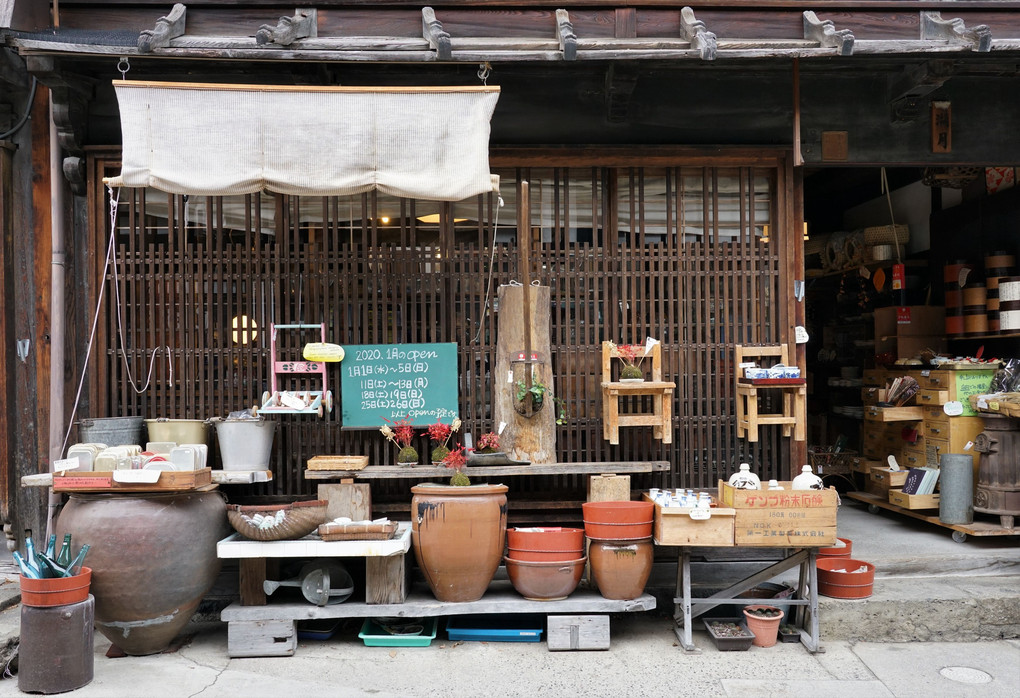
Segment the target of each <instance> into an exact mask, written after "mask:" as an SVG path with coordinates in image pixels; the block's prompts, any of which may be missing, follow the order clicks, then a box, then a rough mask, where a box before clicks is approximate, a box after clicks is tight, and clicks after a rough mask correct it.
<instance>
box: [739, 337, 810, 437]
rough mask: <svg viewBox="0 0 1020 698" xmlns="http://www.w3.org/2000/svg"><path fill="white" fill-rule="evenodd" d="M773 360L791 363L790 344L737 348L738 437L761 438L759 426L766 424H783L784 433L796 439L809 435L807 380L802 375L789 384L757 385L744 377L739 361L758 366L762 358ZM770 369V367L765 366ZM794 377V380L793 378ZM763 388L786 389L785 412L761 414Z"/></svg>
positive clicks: (741, 346)
mask: <svg viewBox="0 0 1020 698" xmlns="http://www.w3.org/2000/svg"><path fill="white" fill-rule="evenodd" d="M766 358H767V359H770V361H769V362H768V363H770V364H777V363H781V364H783V365H784V366H789V365H790V352H789V347H787V345H785V344H773V345H766V346H744V345H740V344H738V345H736V346H735V347H734V358H733V366H734V372H735V374H736V386H737V390H736V402H737V437H738V438H739V437H746V438H747V440H748V441H757V440H758V427H759V426H761V425H763V424H781V425H783V436H790V435H792V436H793V439H794V441H804V440H806V438H807V381H806V380H804V379H803V378H800V379H798V380H797V382H796V383H793V384H789V385H755V384H753V383H751V382H750V380H748V379H746V378H744V370H743V369H742V368H740V364H742V363H745V362H752V361H753V362H755V363H757V364H759V366H760V365H761V364H762V363H764V362H760V361H759V359H766ZM766 368H767V367H766ZM791 380H792V379H791ZM760 390H781V391H783V411H782V412H774V413H764V414H763V413H760V412H759V411H758V398H759V392H758V391H760Z"/></svg>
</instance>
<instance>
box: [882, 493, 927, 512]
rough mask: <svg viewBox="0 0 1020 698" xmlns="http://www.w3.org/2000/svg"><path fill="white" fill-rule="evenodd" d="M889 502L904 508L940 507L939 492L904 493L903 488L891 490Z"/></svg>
mask: <svg viewBox="0 0 1020 698" xmlns="http://www.w3.org/2000/svg"><path fill="white" fill-rule="evenodd" d="M889 503H890V504H895V505H896V506H898V507H903V508H904V509H938V508H939V494H938V492H936V493H934V494H903V490H889Z"/></svg>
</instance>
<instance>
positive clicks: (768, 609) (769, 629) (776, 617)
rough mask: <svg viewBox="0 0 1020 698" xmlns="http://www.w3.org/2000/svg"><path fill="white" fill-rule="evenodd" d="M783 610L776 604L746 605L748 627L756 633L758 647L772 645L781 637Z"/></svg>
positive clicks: (755, 641) (755, 640) (745, 612)
mask: <svg viewBox="0 0 1020 698" xmlns="http://www.w3.org/2000/svg"><path fill="white" fill-rule="evenodd" d="M783 615H784V614H783V612H782V610H780V609H778V608H776V607H775V606H766V605H762V604H759V605H754V606H745V607H744V617H745V618H747V627H748V629H749V630H750V631H751V632H752V633H754V643H753V644H754V645H755V646H756V647H772V645H774V644H776V640H777V639H778V637H779V624H780V622H782V620H783Z"/></svg>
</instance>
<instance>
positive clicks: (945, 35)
mask: <svg viewBox="0 0 1020 698" xmlns="http://www.w3.org/2000/svg"><path fill="white" fill-rule="evenodd" d="M921 40H922V41H948V42H949V43H951V44H960V45H964V46H970V48H971V50H972V51H977V52H978V53H988V52H989V51H991V50H992V30H991V29H989V28H988V25H986V24H979V25H977V26H975V27H970V28H969V29H968V28H967V25H966V24H965V23H964V21H963V20H962V19H960V18H959V17H955V18H953V19H942V13H941V12H931V11H924V12H921Z"/></svg>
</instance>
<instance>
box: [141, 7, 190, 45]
mask: <svg viewBox="0 0 1020 698" xmlns="http://www.w3.org/2000/svg"><path fill="white" fill-rule="evenodd" d="M187 12H188V9H187V8H186V7H185V6H184V5H183V4H181V3H177V4H176V5H174V6H173V9H172V10H170V14H168V15H166V16H165V17H160V18H159V19H157V20H156V27H155V28H154V29H145V30H143V31H142V33H141V34H139V35H138V53H152V51H153V50H154V49H157V48H166V47H167V46H169V45H170V40H171V39H176V38H177V37H178V36H181V35H183V34H184V18H185V15H186V14H187Z"/></svg>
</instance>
